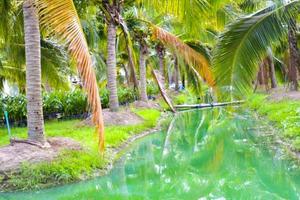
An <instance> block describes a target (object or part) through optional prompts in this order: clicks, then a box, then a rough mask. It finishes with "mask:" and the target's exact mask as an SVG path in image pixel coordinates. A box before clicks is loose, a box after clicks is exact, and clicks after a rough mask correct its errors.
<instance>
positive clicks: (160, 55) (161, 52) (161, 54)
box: [156, 44, 166, 88]
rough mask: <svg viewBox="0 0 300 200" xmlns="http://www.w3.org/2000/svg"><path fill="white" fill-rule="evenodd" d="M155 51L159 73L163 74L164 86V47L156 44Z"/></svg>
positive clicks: (163, 81) (163, 82) (163, 83)
mask: <svg viewBox="0 0 300 200" xmlns="http://www.w3.org/2000/svg"><path fill="white" fill-rule="evenodd" d="M156 53H157V55H158V59H159V71H160V74H161V75H162V76H163V80H162V86H163V87H164V88H165V77H166V76H165V49H164V46H163V45H162V44H158V45H157V46H156Z"/></svg>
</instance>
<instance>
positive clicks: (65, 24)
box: [36, 0, 104, 151]
mask: <svg viewBox="0 0 300 200" xmlns="http://www.w3.org/2000/svg"><path fill="white" fill-rule="evenodd" d="M36 6H37V8H38V13H39V16H40V23H41V25H42V27H43V28H45V29H46V30H48V34H50V35H54V36H56V37H58V38H60V39H61V40H63V41H64V42H65V44H66V46H67V47H68V51H69V53H70V55H71V56H72V57H73V58H74V60H75V61H76V64H77V68H78V72H79V75H80V78H81V79H82V82H83V86H84V88H85V90H86V92H87V95H88V101H89V105H90V106H91V109H92V113H93V122H94V124H95V125H96V129H97V132H98V136H99V148H100V150H101V151H103V150H104V124H103V116H102V108H101V102H100V97H99V92H98V86H97V80H96V75H95V71H94V69H93V65H92V59H91V56H90V53H89V49H88V45H87V42H86V39H85V36H84V33H83V31H82V27H81V24H80V20H79V18H78V15H77V12H76V9H75V6H74V4H73V1H72V0H64V1H61V0H36Z"/></svg>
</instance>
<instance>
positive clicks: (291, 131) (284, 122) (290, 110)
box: [247, 94, 300, 151]
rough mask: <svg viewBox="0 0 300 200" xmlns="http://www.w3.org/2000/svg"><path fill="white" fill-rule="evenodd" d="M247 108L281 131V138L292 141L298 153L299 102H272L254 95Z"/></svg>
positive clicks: (299, 135)
mask: <svg viewBox="0 0 300 200" xmlns="http://www.w3.org/2000/svg"><path fill="white" fill-rule="evenodd" d="M247 106H248V107H250V108H251V109H254V110H255V111H257V113H258V114H260V115H262V116H265V117H266V118H267V119H268V120H270V121H271V122H272V123H274V125H275V126H276V127H277V128H278V129H280V130H281V136H282V137H283V138H286V139H289V140H290V141H292V146H293V148H294V149H295V150H297V151H300V102H299V101H293V100H288V99H286V100H282V101H272V100H269V99H268V96H267V95H263V94H255V95H252V96H250V97H249V99H248V101H247Z"/></svg>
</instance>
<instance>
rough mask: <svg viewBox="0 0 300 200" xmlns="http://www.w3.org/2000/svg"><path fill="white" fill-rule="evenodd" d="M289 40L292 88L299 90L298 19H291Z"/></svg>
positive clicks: (289, 71) (289, 69)
mask: <svg viewBox="0 0 300 200" xmlns="http://www.w3.org/2000/svg"><path fill="white" fill-rule="evenodd" d="M288 42H289V51H290V59H289V66H288V77H289V82H290V90H292V91H297V90H298V75H297V73H298V71H297V68H298V64H299V62H300V61H299V60H300V58H299V51H298V47H297V37H296V21H295V20H294V19H291V20H290V24H289V30H288Z"/></svg>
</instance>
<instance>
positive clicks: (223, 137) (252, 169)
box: [0, 109, 300, 200]
mask: <svg viewBox="0 0 300 200" xmlns="http://www.w3.org/2000/svg"><path fill="white" fill-rule="evenodd" d="M261 126H262V123H261V122H258V121H255V120H253V118H252V116H251V115H249V116H248V115H247V114H243V115H238V114H236V112H229V111H225V110H223V109H213V110H211V109H208V110H203V111H190V112H184V113H180V114H177V115H176V117H175V118H174V119H173V121H172V122H171V123H170V126H169V128H168V130H165V131H162V132H157V133H156V134H154V135H151V136H148V137H145V138H143V139H141V140H139V141H138V142H136V143H135V144H133V145H132V146H131V147H130V148H129V149H128V150H127V151H126V152H125V154H124V156H123V157H122V158H121V159H120V160H119V161H118V162H117V163H116V164H115V167H114V168H113V170H112V171H111V172H110V173H109V174H108V175H107V176H104V177H100V178H96V179H93V180H89V181H84V182H80V183H75V184H71V185H65V186H59V187H55V188H51V189H46V190H41V191H36V192H22V193H9V194H0V200H8V199H21V200H29V199H38V200H52V199H55V200H56V199H59V200H66V199H82V200H92V199H166V200H171V199H187V200H193V199H195V200H196V199H201V200H204V199H271V200H273V199H274V200H276V199H300V169H299V167H298V166H297V165H295V164H293V163H292V162H291V161H288V160H286V159H284V157H282V153H281V151H280V149H277V150H276V149H275V150H274V149H273V148H271V147H270V144H269V141H268V139H267V137H265V136H262V135H261V133H264V132H267V131H269V130H268V129H267V127H261Z"/></svg>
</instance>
